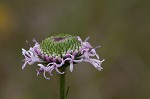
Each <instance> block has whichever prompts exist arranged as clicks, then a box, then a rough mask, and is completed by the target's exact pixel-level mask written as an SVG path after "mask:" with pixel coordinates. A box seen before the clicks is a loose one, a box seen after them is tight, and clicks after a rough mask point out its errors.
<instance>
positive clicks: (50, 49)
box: [22, 34, 104, 79]
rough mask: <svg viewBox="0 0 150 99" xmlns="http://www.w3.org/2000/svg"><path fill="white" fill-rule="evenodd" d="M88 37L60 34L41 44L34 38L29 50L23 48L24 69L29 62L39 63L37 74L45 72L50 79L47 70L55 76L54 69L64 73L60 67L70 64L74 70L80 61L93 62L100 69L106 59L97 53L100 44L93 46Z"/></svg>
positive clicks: (30, 63)
mask: <svg viewBox="0 0 150 99" xmlns="http://www.w3.org/2000/svg"><path fill="white" fill-rule="evenodd" d="M88 39H89V37H88V38H86V39H85V40H84V41H82V39H81V38H80V37H79V36H77V37H75V36H72V35H69V34H58V35H54V36H51V37H48V38H46V39H45V40H43V41H42V42H41V43H40V44H39V43H38V42H37V41H36V40H33V42H34V43H35V45H34V46H33V47H30V49H29V50H25V49H23V48H22V55H23V56H24V57H25V59H24V60H23V61H24V64H23V66H22V69H24V68H25V67H26V65H27V64H29V65H32V64H33V63H38V64H37V65H38V66H39V69H38V70H37V76H38V75H39V74H40V73H43V75H44V77H45V78H46V79H50V78H48V77H46V72H47V73H49V74H50V75H51V76H53V74H52V71H53V70H56V72H57V73H59V74H64V72H60V70H59V68H60V67H62V66H65V65H69V66H70V71H71V72H72V71H73V67H74V64H77V63H80V62H88V63H91V64H92V65H93V66H94V67H95V68H96V69H98V70H99V71H100V70H101V69H103V68H102V67H101V64H102V62H103V61H104V59H103V60H100V59H99V56H98V54H97V53H96V49H97V48H99V47H100V46H97V47H95V48H93V47H92V46H91V45H90V43H89V42H88ZM94 56H96V59H95V58H92V57H94Z"/></svg>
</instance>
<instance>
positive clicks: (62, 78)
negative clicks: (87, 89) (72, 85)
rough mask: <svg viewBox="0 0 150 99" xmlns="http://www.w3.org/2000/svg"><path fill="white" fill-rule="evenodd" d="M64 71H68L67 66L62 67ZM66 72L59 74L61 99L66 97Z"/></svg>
mask: <svg viewBox="0 0 150 99" xmlns="http://www.w3.org/2000/svg"><path fill="white" fill-rule="evenodd" d="M61 71H63V72H65V71H66V68H62V70H61ZM65 74H66V73H64V74H59V94H60V99H66V94H65Z"/></svg>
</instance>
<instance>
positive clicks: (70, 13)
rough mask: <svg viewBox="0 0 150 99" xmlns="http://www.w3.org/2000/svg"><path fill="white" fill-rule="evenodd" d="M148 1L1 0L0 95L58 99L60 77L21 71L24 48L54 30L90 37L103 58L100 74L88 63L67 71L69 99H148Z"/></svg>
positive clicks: (1, 97) (1, 98)
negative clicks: (45, 77)
mask: <svg viewBox="0 0 150 99" xmlns="http://www.w3.org/2000/svg"><path fill="white" fill-rule="evenodd" d="M149 4H150V2H149V1H148V0H74V1H73V0H9V1H8V0H1V1H0V55H1V57H0V99H57V98H58V96H57V94H58V90H57V88H58V87H57V75H56V74H55V72H54V74H55V75H54V76H53V77H51V80H50V81H48V80H46V79H44V77H43V76H42V75H40V76H39V77H37V76H36V71H35V69H36V68H37V66H36V64H35V65H32V66H27V67H26V68H25V70H21V66H22V64H23V62H22V60H23V56H22V55H21V48H26V49H28V46H27V45H26V43H25V41H26V40H28V41H29V43H30V44H31V45H33V43H32V39H33V38H36V40H37V41H39V42H41V40H43V39H44V38H45V37H48V36H50V35H52V34H56V33H69V34H72V35H79V36H80V37H81V38H82V39H85V38H86V37H87V36H91V39H90V40H89V42H90V43H91V44H92V45H93V46H97V45H100V46H101V48H100V49H98V50H97V52H98V54H99V55H100V57H101V58H105V59H106V61H105V62H104V63H103V65H102V66H103V68H104V69H103V70H102V71H101V72H99V71H97V70H96V69H95V68H93V66H92V65H90V64H88V63H81V64H78V65H76V66H75V68H74V71H73V72H72V73H70V71H69V70H68V71H67V83H68V85H69V86H70V87H71V88H70V92H69V99H149V98H150V94H149V93H150V77H149V76H150V60H149V59H150V44H149V43H150V6H149Z"/></svg>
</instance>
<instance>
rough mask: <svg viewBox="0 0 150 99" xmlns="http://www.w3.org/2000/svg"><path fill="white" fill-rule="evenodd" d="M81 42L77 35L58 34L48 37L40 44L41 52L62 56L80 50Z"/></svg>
mask: <svg viewBox="0 0 150 99" xmlns="http://www.w3.org/2000/svg"><path fill="white" fill-rule="evenodd" d="M80 47H81V43H80V42H79V41H78V39H77V38H76V37H75V36H72V35H69V34H58V35H54V36H51V37H48V38H46V39H45V40H43V41H42V43H41V44H40V48H41V53H42V54H44V55H48V56H53V57H55V56H58V57H62V56H64V55H65V54H66V53H67V52H70V53H72V52H74V51H78V50H79V48H80Z"/></svg>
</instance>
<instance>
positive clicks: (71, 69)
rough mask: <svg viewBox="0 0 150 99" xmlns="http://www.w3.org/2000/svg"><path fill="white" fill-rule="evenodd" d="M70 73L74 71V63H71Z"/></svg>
mask: <svg viewBox="0 0 150 99" xmlns="http://www.w3.org/2000/svg"><path fill="white" fill-rule="evenodd" d="M70 71H71V72H72V71H73V62H70Z"/></svg>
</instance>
